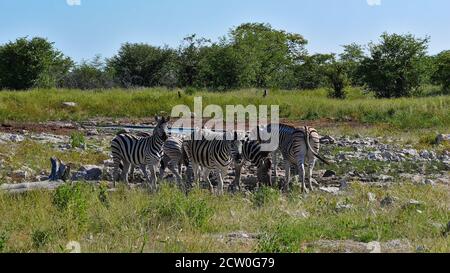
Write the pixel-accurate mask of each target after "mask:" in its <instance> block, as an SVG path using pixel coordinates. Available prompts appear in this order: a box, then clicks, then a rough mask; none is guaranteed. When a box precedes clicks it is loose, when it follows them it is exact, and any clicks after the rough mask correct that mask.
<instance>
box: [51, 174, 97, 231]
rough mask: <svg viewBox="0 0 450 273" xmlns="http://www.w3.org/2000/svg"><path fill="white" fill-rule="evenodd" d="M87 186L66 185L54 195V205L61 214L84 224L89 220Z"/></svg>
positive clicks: (79, 184)
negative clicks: (65, 214)
mask: <svg viewBox="0 0 450 273" xmlns="http://www.w3.org/2000/svg"><path fill="white" fill-rule="evenodd" d="M87 186H88V185H85V184H83V183H77V184H75V185H70V184H65V185H63V186H61V187H59V188H58V189H56V191H55V192H54V194H53V200H52V203H53V205H54V206H55V207H56V208H57V209H58V211H60V212H61V213H67V215H68V216H69V217H71V218H72V219H76V220H78V221H79V223H84V222H85V221H86V219H87V203H88V202H87V195H88V193H87Z"/></svg>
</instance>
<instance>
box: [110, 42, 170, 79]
mask: <svg viewBox="0 0 450 273" xmlns="http://www.w3.org/2000/svg"><path fill="white" fill-rule="evenodd" d="M174 58H175V55H174V51H173V50H172V49H169V48H161V47H155V46H151V45H147V44H131V43H126V44H124V45H122V47H121V48H120V50H119V52H118V54H117V55H116V56H114V57H112V58H111V59H110V60H109V61H108V67H109V68H110V69H112V70H113V71H114V73H115V76H116V78H117V80H118V81H119V82H120V84H121V85H122V86H125V87H130V86H145V87H151V86H158V85H161V82H160V80H161V79H162V74H163V72H164V71H165V66H166V65H169V64H170V63H171V62H173V60H174Z"/></svg>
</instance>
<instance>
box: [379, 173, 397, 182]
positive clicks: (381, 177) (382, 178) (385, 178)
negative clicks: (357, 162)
mask: <svg viewBox="0 0 450 273" xmlns="http://www.w3.org/2000/svg"><path fill="white" fill-rule="evenodd" d="M378 180H380V181H383V182H391V181H393V180H394V177H392V176H389V175H385V174H381V175H379V176H378Z"/></svg>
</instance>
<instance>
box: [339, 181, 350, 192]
mask: <svg viewBox="0 0 450 273" xmlns="http://www.w3.org/2000/svg"><path fill="white" fill-rule="evenodd" d="M347 188H348V182H347V180H345V179H342V180H341V181H339V189H340V190H346V189H347Z"/></svg>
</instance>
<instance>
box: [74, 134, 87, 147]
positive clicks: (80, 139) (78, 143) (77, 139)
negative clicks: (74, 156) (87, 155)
mask: <svg viewBox="0 0 450 273" xmlns="http://www.w3.org/2000/svg"><path fill="white" fill-rule="evenodd" d="M70 145H71V146H72V148H84V147H85V146H86V139H85V138H84V134H83V133H80V132H74V133H72V134H71V135H70Z"/></svg>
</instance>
